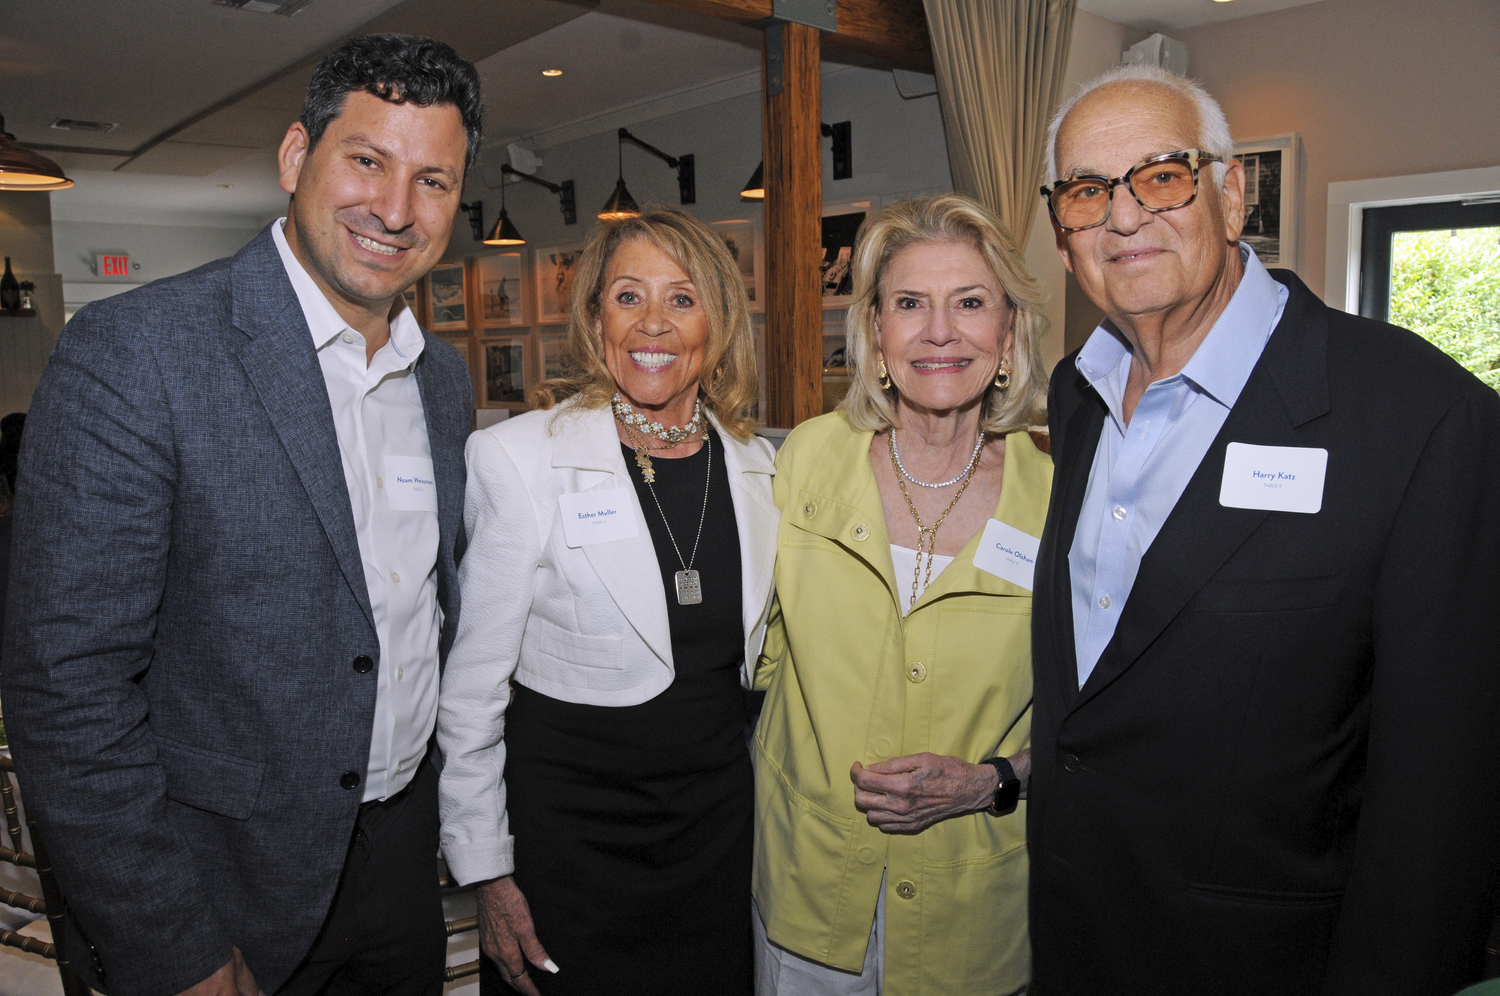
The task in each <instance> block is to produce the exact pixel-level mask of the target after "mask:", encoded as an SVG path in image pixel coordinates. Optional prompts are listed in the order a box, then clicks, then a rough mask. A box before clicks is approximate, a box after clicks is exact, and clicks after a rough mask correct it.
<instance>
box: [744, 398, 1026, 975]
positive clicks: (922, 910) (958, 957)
mask: <svg viewBox="0 0 1500 996" xmlns="http://www.w3.org/2000/svg"><path fill="white" fill-rule="evenodd" d="M871 438H872V434H871V433H869V432H856V431H854V430H853V429H852V428H850V426H849V424H848V423H847V422H846V421H844V418H843V416H842V415H841V414H839V413H833V414H831V415H824V416H822V417H820V418H815V419H811V420H810V421H808V422H805V423H804V424H802V425H801V426H799V427H798V428H797V429H796V431H794V432H793V433H792V434H791V435H789V436H788V437H787V440H786V444H785V445H784V446H783V447H782V449H781V452H780V453H779V454H778V456H777V460H776V479H775V485H774V489H775V498H776V505H777V507H778V508H779V509H780V510H781V525H780V532H779V539H778V546H777V551H776V587H777V593H778V595H777V597H778V601H779V609H776V608H773V610H772V617H771V624H770V629H769V631H768V632H767V635H766V642H765V647H764V649H763V651H762V653H761V657H760V662H759V667H758V669H757V673H756V684H757V686H758V687H761V688H764V689H766V691H767V695H766V702H765V708H764V711H763V712H762V713H761V717H760V725H759V726H758V728H757V730H756V735H755V762H756V776H755V777H756V783H755V795H756V833H755V874H754V890H755V899H756V903H757V905H758V906H759V908H760V912H761V915H762V916H763V917H764V918H765V920H766V929H767V932H768V934H769V936H770V938H771V940H773V941H775V942H776V943H777V944H779V945H781V946H782V947H784V948H787V949H789V950H791V951H793V952H795V953H797V954H799V955H802V956H804V957H807V958H812V959H814V960H816V961H819V962H822V963H824V964H827V965H832V966H834V967H836V968H841V969H847V970H850V971H856V972H857V971H859V970H860V968H861V966H862V964H863V961H864V954H865V946H866V944H867V942H868V940H869V937H870V927H871V924H872V922H873V920H874V916H875V901H876V898H877V896H878V893H879V892H880V881H881V871H882V869H886V870H888V875H887V878H886V930H885V992H886V993H887V996H916V994H922V996H930V994H940V993H952V994H954V996H959V994H962V996H993V994H1001V993H1010V992H1013V991H1014V990H1016V989H1018V988H1020V987H1021V986H1022V985H1024V984H1025V983H1026V982H1027V980H1028V978H1029V975H1030V964H1031V962H1030V950H1029V944H1028V936H1027V930H1026V882H1027V858H1026V804H1025V803H1024V802H1023V803H1021V805H1020V807H1019V808H1018V809H1017V811H1016V812H1015V813H1013V814H1011V815H1009V816H1004V817H999V818H996V817H993V816H989V815H987V814H984V813H976V814H970V815H964V816H957V817H953V818H952V819H948V820H944V821H942V822H940V823H938V824H936V825H934V826H932V827H929V828H928V829H927V830H924V831H923V832H921V833H919V834H910V835H891V834H885V833H881V832H880V831H879V830H876V829H875V828H874V827H872V826H870V825H869V823H868V822H866V820H865V818H864V815H863V814H862V813H860V812H859V811H858V810H856V809H855V808H854V785H853V783H852V782H850V780H849V769H850V767H851V766H852V765H853V763H854V762H855V761H860V762H863V763H864V764H871V763H874V762H876V761H883V760H886V759H887V758H891V757H898V756H902V755H906V754H916V753H920V752H922V751H930V752H932V753H935V754H947V755H953V756H956V757H960V758H963V759H964V760H966V761H970V762H977V761H981V760H983V759H984V758H987V757H994V756H1002V757H1004V756H1009V755H1012V754H1015V753H1016V752H1018V751H1020V750H1022V749H1023V748H1025V747H1026V746H1027V745H1028V744H1029V743H1030V732H1031V711H1030V709H1031V592H1029V591H1028V590H1026V589H1025V588H1022V587H1020V586H1019V585H1016V584H1012V583H1011V582H1009V581H1005V580H1002V579H1001V578H999V577H997V576H996V575H994V574H990V573H987V572H985V571H981V570H980V569H978V568H977V567H975V566H974V553H975V551H976V550H977V549H978V546H979V536H978V535H976V536H974V537H973V538H972V539H971V540H970V541H969V543H968V545H967V546H965V547H964V549H963V552H962V553H960V554H959V555H958V557H957V558H956V559H955V560H954V562H953V563H952V564H950V565H949V566H948V567H947V569H946V570H944V571H943V572H942V573H941V574H940V575H938V576H937V577H936V578H934V579H933V582H932V586H931V587H930V588H928V589H927V590H926V592H924V593H923V595H922V597H921V598H920V599H919V600H918V601H917V603H916V605H914V606H913V607H912V611H911V614H910V615H908V616H907V617H906V618H904V619H903V618H902V616H901V608H900V601H899V599H898V596H897V591H898V589H897V585H902V584H904V585H910V584H911V579H910V578H908V577H901V578H898V577H896V576H895V572H894V568H893V566H892V563H891V552H890V540H889V538H888V536H887V533H886V527H885V513H884V510H883V508H882V506H881V502H880V495H879V492H878V490H877V488H876V486H875V477H874V475H873V473H872V472H871V470H870V461H869V449H870V441H871ZM1051 486H1052V461H1051V459H1050V458H1049V457H1048V456H1046V455H1045V454H1043V453H1042V452H1041V451H1039V450H1038V449H1037V448H1036V446H1035V445H1034V444H1033V443H1032V441H1031V438H1030V437H1029V436H1028V435H1027V434H1026V433H1025V432H1016V433H1012V434H1011V435H1010V436H1008V437H1007V439H1006V448H1005V475H1004V483H1003V486H1002V489H1001V495H1000V504H999V507H998V508H997V509H996V511H995V518H998V519H1000V520H1001V521H1002V522H1005V523H1007V524H1009V525H1011V526H1014V527H1016V528H1017V529H1020V530H1022V531H1023V532H1026V533H1029V534H1031V535H1033V536H1040V535H1041V531H1042V523H1043V521H1044V520H1045V518H1046V514H1047V499H1048V494H1049V492H1050V490H1051ZM908 590H909V589H908Z"/></svg>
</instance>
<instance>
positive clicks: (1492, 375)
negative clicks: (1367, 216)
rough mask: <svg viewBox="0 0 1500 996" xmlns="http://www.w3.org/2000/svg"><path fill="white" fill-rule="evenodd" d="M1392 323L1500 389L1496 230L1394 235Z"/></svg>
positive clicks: (1499, 242) (1499, 235)
mask: <svg viewBox="0 0 1500 996" xmlns="http://www.w3.org/2000/svg"><path fill="white" fill-rule="evenodd" d="M1394 239H1395V241H1394V242H1393V243H1392V245H1391V324H1393V325H1400V326H1403V327H1405V328H1409V329H1411V330H1412V331H1413V332H1415V333H1417V334H1418V335H1420V336H1421V337H1422V338H1424V339H1426V340H1427V341H1428V342H1430V343H1432V344H1433V345H1434V346H1437V347H1438V348H1439V349H1441V350H1442V351H1443V352H1445V353H1447V354H1448V355H1449V356H1451V357H1453V358H1454V359H1455V360H1457V361H1458V362H1459V363H1461V364H1463V365H1464V366H1465V367H1466V368H1467V369H1469V370H1471V371H1472V372H1473V373H1475V374H1476V375H1477V376H1478V377H1479V379H1480V380H1482V381H1484V382H1485V383H1486V384H1488V385H1490V386H1491V387H1493V388H1496V389H1497V390H1500V228H1461V229H1458V230H1457V231H1452V232H1450V231H1448V230H1446V229H1444V230H1442V231H1436V232H1397V233H1396V235H1395V236H1394Z"/></svg>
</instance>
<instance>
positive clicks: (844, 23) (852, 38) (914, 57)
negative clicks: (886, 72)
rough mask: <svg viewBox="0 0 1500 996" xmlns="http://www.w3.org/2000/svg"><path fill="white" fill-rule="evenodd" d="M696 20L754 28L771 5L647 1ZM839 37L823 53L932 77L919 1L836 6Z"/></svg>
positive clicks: (865, 0)
mask: <svg viewBox="0 0 1500 996" xmlns="http://www.w3.org/2000/svg"><path fill="white" fill-rule="evenodd" d="M650 2H651V3H655V4H657V5H659V6H662V7H672V8H674V9H676V10H685V11H689V12H691V13H694V14H705V15H707V16H709V17H717V18H719V19H720V20H724V21H733V22H735V23H736V24H753V23H755V22H756V21H764V20H766V19H767V18H769V17H770V16H771V11H772V0H650ZM837 3H838V8H837V14H836V17H837V19H838V31H837V32H836V33H834V34H831V35H824V36H823V39H822V44H823V48H824V50H825V51H829V50H831V51H835V52H836V51H838V50H840V49H842V50H845V51H849V52H857V53H859V54H860V55H863V56H865V57H867V58H873V59H876V60H879V61H881V62H886V63H889V64H890V65H892V66H895V67H898V68H901V69H910V70H913V71H915V72H919V73H930V72H932V71H933V68H932V40H931V38H930V37H929V35H928V34H927V14H926V12H925V11H924V10H923V8H922V0H837Z"/></svg>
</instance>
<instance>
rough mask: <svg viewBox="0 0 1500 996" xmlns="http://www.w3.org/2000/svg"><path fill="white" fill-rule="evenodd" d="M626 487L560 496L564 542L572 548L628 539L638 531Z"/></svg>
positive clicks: (639, 528)
mask: <svg viewBox="0 0 1500 996" xmlns="http://www.w3.org/2000/svg"><path fill="white" fill-rule="evenodd" d="M631 497H632V495H631V493H630V489H629V488H605V489H604V490H602V491H583V492H579V493H577V494H568V495H559V496H558V499H557V508H558V511H559V512H560V513H561V514H562V525H563V539H565V540H567V543H568V545H569V546H571V547H575V548H576V547H580V546H590V545H591V544H594V543H611V542H613V541H615V540H622V539H630V538H631V537H632V536H635V535H637V534H638V533H639V532H640V531H641V524H640V521H639V519H638V518H637V516H636V514H635V505H634V503H632V502H631V500H630V499H631Z"/></svg>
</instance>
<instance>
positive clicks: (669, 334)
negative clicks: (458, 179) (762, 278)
mask: <svg viewBox="0 0 1500 996" xmlns="http://www.w3.org/2000/svg"><path fill="white" fill-rule="evenodd" d="M568 347H569V350H570V352H571V354H572V357H573V359H574V361H575V363H576V365H577V367H578V369H579V370H580V371H581V372H580V373H579V374H578V375H577V376H576V377H574V378H572V379H570V380H568V381H564V382H551V383H548V384H544V385H542V390H541V391H540V392H539V393H540V394H541V397H539V398H535V399H534V400H536V401H539V402H540V404H539V407H540V408H542V409H543V410H539V411H533V412H529V413H527V414H525V415H522V416H520V417H518V418H512V419H509V420H507V421H504V422H500V423H499V424H497V425H495V426H493V427H491V428H489V429H486V430H484V431H482V432H477V433H475V434H474V435H473V436H472V437H471V438H470V440H469V445H468V451H467V455H468V464H469V481H468V491H467V497H466V502H465V505H466V510H465V521H466V524H467V527H468V536H469V544H468V550H467V552H466V553H465V555H464V558H463V561H462V563H461V565H460V569H459V581H460V583H461V584H462V585H463V602H464V612H463V616H462V618H461V619H460V621H459V628H458V635H457V639H456V642H455V643H454V646H453V649H452V651H451V652H450V654H449V655H448V664H447V669H446V672H445V674H444V676H443V685H442V695H441V698H440V701H439V708H438V743H439V744H440V745H441V747H442V750H443V754H444V758H445V762H444V768H443V775H442V816H443V832H442V841H443V852H444V855H445V856H446V858H447V861H448V867H449V869H450V870H451V871H452V873H453V875H454V877H455V878H456V879H457V880H458V881H459V882H461V883H470V882H477V883H480V884H479V887H478V897H479V919H480V943H481V947H482V950H483V953H484V954H485V956H486V957H485V959H484V960H483V962H482V972H481V991H482V992H486V993H501V992H505V991H507V990H506V988H505V987H506V986H508V987H509V988H510V989H514V990H516V991H519V992H523V993H528V994H547V996H552V994H565V993H590V994H592V993H599V992H608V993H611V994H628V993H643V994H644V993H652V994H663V993H679V992H680V993H702V992H706V991H713V992H715V993H722V994H731V993H743V994H749V993H750V992H751V962H752V956H751V926H750V908H751V907H750V894H749V878H750V861H751V847H752V805H753V803H752V792H753V788H752V775H751V770H750V760H749V755H748V753H747V750H746V746H745V739H744V730H745V720H746V716H745V706H744V702H745V699H744V693H743V687H747V686H748V673H747V664H746V662H751V661H755V660H756V658H757V656H758V653H759V649H760V643H761V641H762V639H763V636H764V633H765V626H766V617H767V614H768V612H769V610H770V605H771V576H772V563H773V561H774V558H775V545H776V528H777V521H778V516H777V512H776V508H775V505H774V504H773V502H772V499H771V475H772V474H773V472H774V471H773V464H772V452H771V448H770V446H769V444H767V443H766V442H765V441H764V440H761V439H757V438H756V437H755V436H754V435H753V434H752V433H753V429H754V422H753V420H752V419H751V418H750V415H749V412H750V407H751V405H752V404H753V402H754V400H755V398H756V394H757V389H756V379H755V353H754V345H753V340H752V338H751V330H750V316H749V308H748V304H747V301H746V296H745V291H744V287H743V284H742V282H741V279H740V276H739V272H738V269H737V267H736V265H735V263H734V260H733V259H732V258H731V257H730V255H729V253H728V251H727V249H726V247H725V245H724V243H723V241H722V240H721V239H719V238H718V236H717V235H715V233H714V232H713V231H712V229H710V228H708V227H707V226H706V225H704V224H703V223H702V222H700V221H698V220H696V219H694V218H693V217H691V216H690V215H687V214H684V213H683V212H681V211H675V210H667V209H662V210H655V211H650V212H647V213H646V214H644V215H642V216H641V217H639V218H634V219H628V220H625V221H619V222H613V223H606V224H604V225H603V226H601V228H600V229H599V230H598V231H597V232H596V233H595V235H594V237H593V238H592V240H591V241H590V243H589V245H588V246H587V248H585V250H584V252H583V256H582V258H581V259H580V261H579V264H578V270H577V274H576V276H575V282H574V299H573V305H572V321H571V327H570V329H569V333H568ZM555 401H560V403H559V404H556V406H555V407H553V403H554V402H555ZM502 983H503V985H502Z"/></svg>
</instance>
